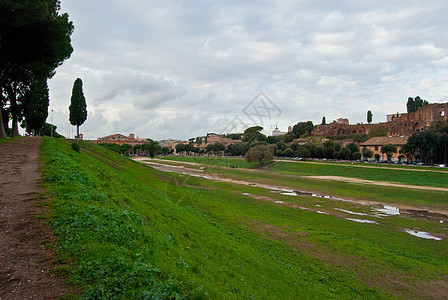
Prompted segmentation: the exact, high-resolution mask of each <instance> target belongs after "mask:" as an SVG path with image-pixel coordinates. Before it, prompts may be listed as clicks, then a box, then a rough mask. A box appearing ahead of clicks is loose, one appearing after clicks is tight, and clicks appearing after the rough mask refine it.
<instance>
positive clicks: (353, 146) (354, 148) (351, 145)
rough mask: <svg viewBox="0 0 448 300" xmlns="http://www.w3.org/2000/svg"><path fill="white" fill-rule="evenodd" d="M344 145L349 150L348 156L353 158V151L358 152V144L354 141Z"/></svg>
mask: <svg viewBox="0 0 448 300" xmlns="http://www.w3.org/2000/svg"><path fill="white" fill-rule="evenodd" d="M346 147H347V149H348V150H350V157H351V158H352V159H355V158H353V153H356V152H359V146H358V145H357V144H356V143H349V144H348V145H347V146H346Z"/></svg>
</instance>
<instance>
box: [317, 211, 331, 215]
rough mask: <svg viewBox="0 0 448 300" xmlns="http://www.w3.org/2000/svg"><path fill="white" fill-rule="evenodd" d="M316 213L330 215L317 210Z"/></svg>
mask: <svg viewBox="0 0 448 300" xmlns="http://www.w3.org/2000/svg"><path fill="white" fill-rule="evenodd" d="M316 212H317V213H318V214H323V215H330V214H329V213H327V212H325V211H320V210H316Z"/></svg>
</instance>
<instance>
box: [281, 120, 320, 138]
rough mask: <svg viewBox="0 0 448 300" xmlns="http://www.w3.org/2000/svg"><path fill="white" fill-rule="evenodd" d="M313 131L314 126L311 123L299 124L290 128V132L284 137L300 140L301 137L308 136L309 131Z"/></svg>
mask: <svg viewBox="0 0 448 300" xmlns="http://www.w3.org/2000/svg"><path fill="white" fill-rule="evenodd" d="M313 130H314V124H313V122H312V121H307V122H299V123H297V124H296V125H294V126H293V127H292V131H291V132H289V133H287V134H286V135H287V136H288V135H289V136H291V137H293V139H295V138H300V137H303V136H309V135H310V134H311V131H313Z"/></svg>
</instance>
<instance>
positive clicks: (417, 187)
mask: <svg viewBox="0 0 448 300" xmlns="http://www.w3.org/2000/svg"><path fill="white" fill-rule="evenodd" d="M303 177H304V178H313V179H318V180H333V181H342V182H350V183H360V184H372V185H379V186H391V187H400V188H407V189H415V190H425V191H437V192H448V188H443V187H433V186H421V185H410V184H402V183H397V182H388V181H373V180H366V179H359V178H351V177H343V176H320V175H319V176H303Z"/></svg>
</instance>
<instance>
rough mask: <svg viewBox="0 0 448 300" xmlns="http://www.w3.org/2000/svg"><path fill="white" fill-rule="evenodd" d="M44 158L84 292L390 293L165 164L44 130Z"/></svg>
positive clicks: (64, 244) (64, 248)
mask: <svg viewBox="0 0 448 300" xmlns="http://www.w3.org/2000/svg"><path fill="white" fill-rule="evenodd" d="M87 153H89V154H90V155H88V154H87ZM92 155H93V156H92ZM42 161H43V163H44V168H43V171H44V184H45V187H46V188H47V189H48V190H49V193H50V195H51V196H52V197H53V198H54V199H55V200H54V202H53V203H52V208H53V218H52V220H51V225H52V227H53V228H54V230H55V233H56V234H57V236H58V244H57V248H56V249H57V252H58V254H59V257H60V260H61V262H72V263H71V264H69V265H68V266H64V267H63V270H61V272H63V273H65V274H67V275H69V278H70V279H69V280H70V282H71V283H73V284H80V285H82V286H84V287H85V289H86V292H85V294H84V295H83V297H86V298H142V299H143V298H174V297H187V298H252V297H254V298H279V297H282V298H297V296H299V295H300V296H303V297H309V298H340V297H343V298H361V297H362V298H382V297H384V296H386V295H384V294H382V293H381V292H379V291H378V290H376V289H374V288H371V287H368V286H366V285H364V284H362V283H361V282H359V281H358V280H357V279H356V278H355V277H354V275H353V274H352V273H351V272H346V271H345V270H340V269H338V268H335V267H332V266H330V265H328V264H327V263H324V262H322V261H320V260H318V259H316V258H313V257H312V256H311V255H309V254H304V253H300V252H298V251H295V250H294V249H293V248H291V247H290V246H287V245H284V244H282V243H280V242H278V241H272V240H270V239H269V238H268V237H266V236H265V235H261V234H257V233H255V232H253V231H252V230H248V229H247V228H246V226H242V225H241V224H235V223H233V222H230V221H229V220H228V219H227V218H226V217H225V216H220V215H218V214H215V213H214V211H213V210H209V209H205V208H203V207H201V205H197V204H200V203H213V201H218V199H219V201H224V202H225V199H226V197H227V196H228V195H229V192H225V193H224V194H218V195H214V194H213V193H210V192H209V191H206V190H201V189H195V188H188V187H182V186H179V185H175V184H171V183H167V182H166V181H163V180H160V179H159V178H158V177H159V176H160V174H159V172H155V171H153V170H151V169H150V168H147V167H144V166H141V165H139V164H136V163H133V162H131V161H129V160H128V159H126V158H122V157H120V156H118V155H115V154H113V153H111V152H109V151H107V150H106V149H102V148H100V147H98V146H95V145H91V144H88V143H83V144H82V147H81V153H77V152H74V151H72V150H71V149H70V144H69V143H66V142H64V141H62V140H56V139H48V138H45V139H44V143H43V145H42ZM186 194H190V195H194V199H195V201H196V200H197V201H198V203H192V202H191V201H190V199H191V198H188V199H187V198H185V197H184V195H186ZM285 266H287V267H285ZM386 297H387V296H386Z"/></svg>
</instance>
